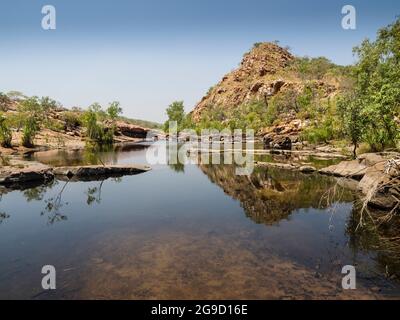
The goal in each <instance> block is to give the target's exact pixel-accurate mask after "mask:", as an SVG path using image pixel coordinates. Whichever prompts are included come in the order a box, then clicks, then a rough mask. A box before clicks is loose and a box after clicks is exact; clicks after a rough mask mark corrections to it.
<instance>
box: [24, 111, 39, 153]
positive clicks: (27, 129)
mask: <svg viewBox="0 0 400 320" xmlns="http://www.w3.org/2000/svg"><path fill="white" fill-rule="evenodd" d="M38 130H39V124H38V122H37V121H36V118H35V117H30V118H28V119H26V121H25V125H24V127H23V129H22V145H23V146H24V147H27V148H31V147H33V146H34V143H33V139H34V138H35V136H36V134H37V132H38Z"/></svg>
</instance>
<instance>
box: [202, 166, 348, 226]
mask: <svg viewBox="0 0 400 320" xmlns="http://www.w3.org/2000/svg"><path fill="white" fill-rule="evenodd" d="M200 168H201V170H202V171H203V172H204V173H205V174H206V175H207V176H208V178H209V179H210V180H211V181H212V182H213V183H215V184H217V185H219V186H220V187H221V188H222V189H223V190H224V191H225V193H227V194H228V195H230V196H231V197H232V198H234V199H237V200H239V201H240V203H241V206H242V207H243V208H244V210H245V212H246V214H247V216H249V217H250V218H251V219H252V220H254V221H255V222H256V223H264V224H275V223H277V222H279V221H280V220H282V219H287V218H288V217H289V216H290V215H291V213H292V212H293V211H294V210H295V209H300V208H304V209H307V208H318V207H321V206H323V205H322V204H321V201H320V199H321V197H322V196H323V194H324V192H325V191H326V190H327V189H328V188H329V186H331V185H333V184H334V180H333V179H331V178H329V177H323V176H320V175H304V174H302V173H300V172H296V171H288V170H282V169H277V168H257V167H256V168H255V169H254V172H253V173H252V174H251V175H250V176H238V175H236V173H235V166H234V165H200ZM337 200H339V199H337ZM342 200H348V201H351V200H352V197H351V194H350V192H344V194H343V198H342Z"/></svg>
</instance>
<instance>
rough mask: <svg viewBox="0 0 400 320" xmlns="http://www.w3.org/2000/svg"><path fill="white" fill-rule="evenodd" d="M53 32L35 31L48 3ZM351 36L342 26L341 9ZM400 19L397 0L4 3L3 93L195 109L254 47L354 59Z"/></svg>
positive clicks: (150, 109)
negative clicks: (350, 21)
mask: <svg viewBox="0 0 400 320" xmlns="http://www.w3.org/2000/svg"><path fill="white" fill-rule="evenodd" d="M47 4H50V5H53V6H55V8H56V10H57V11H56V12H57V29H56V30H48V31H45V30H43V29H42V27H41V20H42V17H43V15H42V13H41V9H42V6H44V5H47ZM346 4H351V5H353V6H355V8H356V10H357V29H356V30H344V29H342V27H341V19H342V14H341V8H342V7H343V6H344V5H346ZM398 15H400V1H398V0H368V1H367V0H347V1H339V0H329V1H327V0H320V1H316V0H296V1H294V0H279V1H277V0H272V1H270V0H263V1H261V0H241V1H239V0H224V1H222V0H212V1H211V0H197V1H193V0H158V1H156V0H141V1H133V0H130V1H128V0H112V1H111V0H85V1H82V0H81V1H78V0H46V1H41V0H1V1H0V91H4V92H6V91H9V90H19V91H23V92H24V93H25V94H27V95H39V96H43V95H48V96H51V97H53V98H55V99H56V100H58V101H60V102H61V103H63V104H64V105H65V106H67V107H71V106H75V105H76V106H82V107H87V106H88V105H90V104H91V103H92V102H95V101H97V102H99V103H101V104H104V105H105V104H107V103H108V102H110V101H113V100H118V101H120V102H121V104H122V107H123V108H124V114H125V115H126V116H129V117H135V118H142V119H147V120H154V121H164V120H165V111H164V110H165V108H166V107H167V106H168V104H170V103H171V102H172V101H174V100H184V101H185V106H186V109H187V111H189V110H191V109H192V108H193V106H194V105H195V103H196V102H198V101H199V100H200V99H201V97H202V96H203V95H204V93H205V92H206V91H207V89H208V88H209V87H210V86H212V85H213V84H215V83H216V82H218V81H219V80H220V79H221V77H222V76H223V75H224V74H225V73H227V72H229V71H231V70H232V69H234V68H236V67H237V65H238V63H239V62H240V60H241V57H242V55H243V53H244V52H246V51H247V50H248V49H249V48H250V47H251V46H252V45H253V43H255V42H261V41H273V40H279V41H280V43H281V44H282V45H285V46H286V45H288V46H290V47H291V48H292V51H293V53H295V54H297V55H308V56H326V57H328V58H330V59H331V60H333V61H334V62H336V63H339V64H350V63H352V62H353V56H352V47H353V46H355V45H357V44H358V43H360V42H361V41H362V40H363V39H364V38H367V37H368V38H374V37H375V34H376V31H377V29H379V28H380V27H383V26H386V25H387V24H389V23H391V22H393V21H394V20H395V18H396V16H398Z"/></svg>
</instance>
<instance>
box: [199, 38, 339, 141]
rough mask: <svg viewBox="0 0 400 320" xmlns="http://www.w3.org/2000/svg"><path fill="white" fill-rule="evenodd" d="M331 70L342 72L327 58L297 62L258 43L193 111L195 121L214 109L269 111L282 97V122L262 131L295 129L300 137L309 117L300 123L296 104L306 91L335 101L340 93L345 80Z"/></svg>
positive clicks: (278, 49) (276, 48)
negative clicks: (257, 106)
mask: <svg viewBox="0 0 400 320" xmlns="http://www.w3.org/2000/svg"><path fill="white" fill-rule="evenodd" d="M303 59H304V58H303ZM299 61H303V62H304V61H311V63H309V65H312V64H315V66H314V65H312V68H314V69H313V70H312V71H310V70H303V69H302V66H299V64H298V63H299ZM296 63H297V65H296ZM330 66H333V67H338V68H340V66H335V65H334V64H333V63H331V62H330V61H329V60H327V59H325V58H318V59H315V63H314V61H313V60H307V58H305V60H301V58H296V57H295V56H293V55H292V54H291V53H290V52H289V51H288V50H287V49H284V48H281V47H280V46H278V45H277V44H274V43H257V44H255V45H254V47H253V48H252V49H251V50H250V51H249V52H248V53H246V54H245V55H244V56H243V60H242V61H241V63H240V65H239V67H238V68H237V69H236V70H234V71H232V72H230V73H228V74H226V75H225V76H223V78H222V80H221V81H220V82H219V83H217V84H216V85H215V86H214V87H212V88H210V90H209V92H208V93H207V94H206V95H205V96H204V97H203V98H202V99H201V101H200V102H199V103H198V104H197V105H196V106H195V108H194V110H193V111H192V119H193V120H194V121H195V122H200V121H201V119H202V116H203V115H204V114H206V113H207V111H209V110H210V109H213V108H215V107H218V108H221V109H223V110H228V111H229V110H230V111H232V110H235V109H238V108H239V106H241V105H244V104H246V103H250V102H254V101H259V102H262V103H265V105H266V106H267V107H269V103H270V101H271V99H272V98H273V97H281V100H283V101H286V104H287V107H286V106H279V109H280V110H277V112H278V113H279V116H278V118H279V119H278V120H279V121H276V123H274V124H272V123H270V124H267V123H265V125H264V130H262V131H263V132H264V134H265V133H268V132H270V131H274V130H275V127H274V126H273V125H279V126H280V127H279V128H277V130H278V131H281V130H282V127H283V128H285V127H293V128H292V129H293V131H295V133H296V134H298V132H299V131H301V130H302V128H303V127H305V126H307V121H305V120H307V119H306V118H307V117H305V118H304V117H303V119H301V120H302V121H298V120H299V116H298V112H299V110H298V109H299V107H298V105H297V100H296V97H297V96H298V95H300V94H301V93H302V92H303V91H304V89H305V87H308V88H312V90H313V92H316V93H317V94H318V95H319V97H320V98H321V99H329V98H331V97H334V96H335V95H336V94H337V93H338V92H339V91H340V90H341V87H342V85H343V81H342V80H343V79H341V75H340V74H336V75H335V74H334V73H332V72H328V69H329V67H330ZM281 105H283V103H281ZM283 109H284V110H283ZM231 114H233V113H232V112H231ZM228 117H229V116H228ZM223 120H226V119H223ZM293 121H294V122H293ZM289 129H290V128H289ZM289 131H292V130H291V129H290V130H289Z"/></svg>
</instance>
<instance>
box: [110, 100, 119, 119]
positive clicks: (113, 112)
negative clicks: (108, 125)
mask: <svg viewBox="0 0 400 320" xmlns="http://www.w3.org/2000/svg"><path fill="white" fill-rule="evenodd" d="M107 114H108V116H109V117H110V118H111V119H112V120H116V119H117V118H118V116H119V115H120V114H122V108H121V107H120V103H119V102H118V101H113V102H111V103H110V104H109V106H108V108H107Z"/></svg>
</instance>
